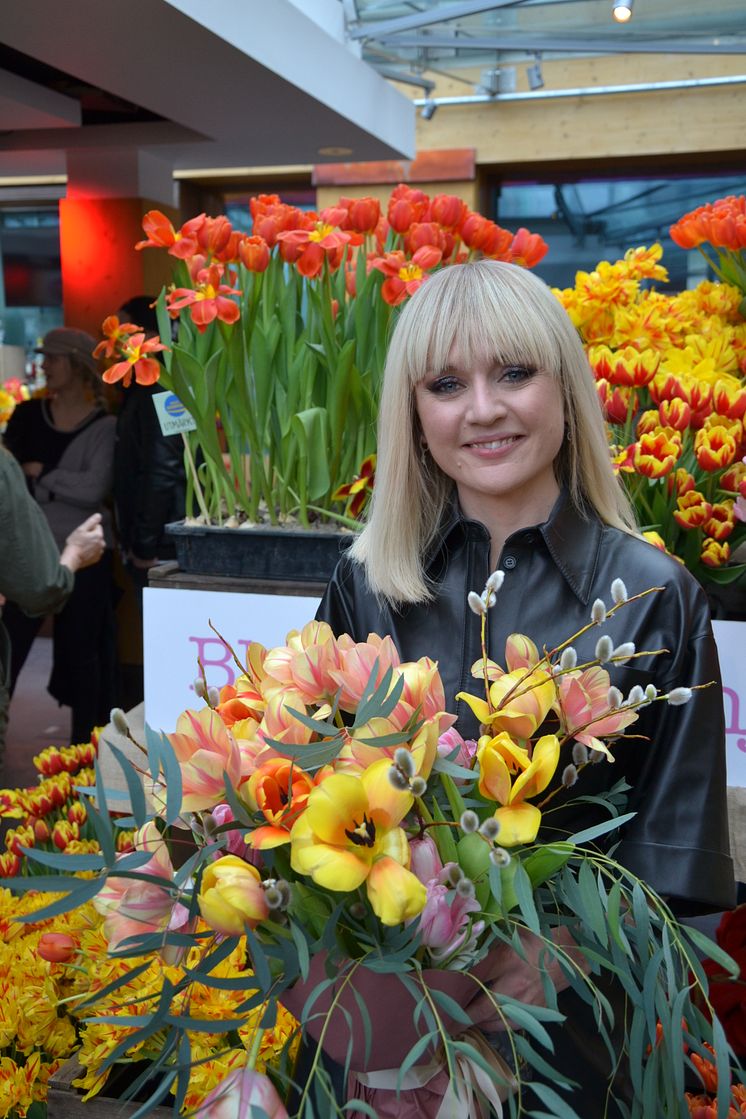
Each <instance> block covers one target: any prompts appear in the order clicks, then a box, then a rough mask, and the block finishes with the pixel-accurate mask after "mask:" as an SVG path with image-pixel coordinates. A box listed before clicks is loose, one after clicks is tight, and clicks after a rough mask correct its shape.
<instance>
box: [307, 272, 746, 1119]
mask: <svg viewBox="0 0 746 1119" xmlns="http://www.w3.org/2000/svg"><path fill="white" fill-rule="evenodd" d="M378 441H379V445H378V465H377V473H376V486H375V491H374V496H373V501H372V505H371V509H370V515H369V518H368V522H367V524H366V526H365V528H364V530H363V531H362V533H361V534H360V536H359V537H358V539H357V540H356V541H355V543H354V544H353V546H352V547H351V548H350V550H349V553H348V555H347V556H346V557H345V558H343V559H342V560H341V561H340V564H339V566H338V568H337V570H336V572H335V574H334V576H333V578H332V580H331V582H330V584H329V587H328V589H327V591H326V594H325V597H324V599H323V602H322V605H321V608H320V611H319V617H321V618H323V619H325V620H327V621H328V622H330V624H331V626H332V628H333V629H334V630H335V632H336V633H350V634H351V635H352V636H353V637H354V638H355V640H364V639H365V638H366V637H367V635H368V633H370V632H376V633H378V634H389V635H391V637H392V638H393V640H394V642H395V643H396V645H397V647H398V649H399V652H400V654H401V656H402V658H403V659H404V660H413V659H416V658H418V657H421V656H428V657H431V658H432V659H434V660H437V661H438V664H439V668H440V673H441V676H442V678H443V681H444V685H445V692H446V700H447V702H448V704H449V709H450V710H453V711H455V712H456V714H457V716H458V724H457V725H458V729H459V730H460V731H461V733H462V734H463V735H464V737H466V738H474V737H476V736H477V734H478V727H477V725H476V720H475V719H474V716H473V715H472V713H471V711H470V710H469V709H468V707H466V705H464V704H463V703H461V702H456V701H455V699H454V697H455V696H456V694H457V693H458V692H460V691H472V692H473V691H474V689H475V686H476V681H475V680H474V679H473V678H472V676H471V666H472V664H473V663H474V661H476V660H477V659H478V657H479V656H480V632H479V631H480V627H479V623H478V621H477V619H476V618H475V617H474V615H473V614H472V613H471V612H470V611H469V609H468V608H467V605H466V600H467V595H468V593H469V592H470V591H477V592H481V591H482V589H483V588H484V585H485V583H486V580H487V577H488V575H489V574H490V572H491V571H493V570H495V569H497V570H501V571H503V572H504V575H505V579H504V583H503V586H502V590H501V591H500V593H499V595H498V598H497V603H496V605H495V606H494V607H493V608H492V609H491V610H490V611H489V615H488V630H489V650H490V653H491V655H492V656H493V657H494V658H495V659H496V660H498V661H500V660H501V658H502V653H503V650H504V646H505V639H506V638H507V636H508V635H509V634H510V633H513V632H520V633H524V634H527V635H528V636H529V637H532V638H534V639H535V640H536V641H537V642H539V643H545V644H546V645H547V646H548V647H551V646H552V645H553V644H556V643H558V642H559V641H561V640H564V639H566V638H567V637H568V636H569V635H570V634H572V633H573V632H575V631H576V630H579V629H580V628H581V627H582V626H583V625H585V624H586V623H587V622H588V621H589V620H590V612H591V606H592V604H593V602H594V600H596V599H597V598H601V599H604V600H606V602H610V601H611V600H610V587H611V583H612V581H613V580H614V579H615V578H621V579H623V580H624V582H625V583H626V586H627V590H628V593H629V594H630V595H633V594H635V593H636V592H638V591H642V590H645V589H647V588H649V587H653V586H662V587H664V588H665V589H664V590H663V591H662V592H660V593H658V594H656V595H651V596H649V597H647V598H646V599H644V600H643V601H642V602H641V603H639V604H636V605H635V606H634V607H631V608H630V609H629V610H627V611H621V612H620V613H619V614H618V615H617V616H615V617H614V618H612V619H611V620H610V621H609V623H608V626H605V627H604V631H605V632H608V633H609V635H610V636H611V638H612V640H613V641H614V644H615V645H616V644H618V643H621V642H623V641H625V642H626V641H634V642H635V644H636V647H637V649H639V650H648V649H649V650H654V649H665V650H667V652H666V653H665V654H663V655H661V656H658V657H643V658H639V659H635V660H633V661H631V662H628V663H627V664H626V665H624V666H618V667H617V666H616V665H615V666H614V667H613V669H612V674H611V675H612V682H613V683H614V684H616V685H617V686H618V687H619V688H620V689H621V690H622V692H624V693H625V694H626V693H627V692H628V691H629V689H630V688H631V687H632V686H633V685H635V684H641V685H642V686H643V687H644V686H645V685H646V684H649V683H652V684H654V685H655V686H656V687H657V688H659V689H663V690H666V691H667V690H669V689H670V688H671V687H673V686H675V685H681V684H701V683H707V682H708V681H716V682H719V679H720V675H719V666H718V660H717V652H716V649H715V644H714V640H713V636H712V629H711V625H710V618H709V612H708V608H707V601H706V598H705V595H704V593H703V591H702V590H701V588H700V587H699V585H698V584H697V583H696V582H695V581H694V579H693V578H692V577H691V576H690V575H689V573H688V572H687V571H686V569H685V568H684V567H683V566H682V565H681V564H680V563H678V562H677V561H676V560H674V559H672V558H671V557H670V556H668V555H665V554H664V553H662V552H661V551H659V550H658V549H656V548H654V547H653V546H651V545H650V544H648V543H647V542H646V541H645V540H644V539H643V538H642V537H641V536H640V535H639V534H638V532H637V529H636V527H635V523H634V517H633V514H632V511H631V508H630V505H629V503H628V501H627V499H626V497H625V495H624V493H623V490H622V488H621V486H620V484H619V483H618V481H617V479H616V478H615V476H614V473H613V470H612V466H611V462H610V457H609V452H608V445H607V439H606V434H605V429H604V424H603V419H602V415H601V411H600V407H599V404H598V400H597V397H596V392H595V386H594V383H593V377H592V374H591V371H590V368H589V366H588V362H587V360H586V357H585V353H584V351H583V348H582V345H581V343H580V341H579V338H578V335H577V333H576V331H575V329H574V328H573V325H572V323H571V322H570V320H569V318H568V316H567V315H566V313H565V311H564V310H563V309H562V307H561V306H560V304H559V302H558V301H557V300H556V298H555V297H554V296H553V295H552V293H551V291H550V290H549V289H548V288H547V287H546V285H545V284H543V283H542V281H541V280H539V279H538V278H537V277H536V276H534V275H533V274H531V273H530V272H527V271H525V270H523V269H521V268H518V267H516V266H513V265H509V264H502V263H497V262H494V261H479V262H476V263H469V264H465V265H462V266H454V267H450V268H447V269H443V270H442V271H441V272H439V273H437V274H435V275H434V276H433V277H432V278H431V279H429V280H428V281H427V283H425V284H423V286H422V287H421V288H420V289H419V291H418V292H417V293H416V294H415V295H414V296H413V298H412V299H411V300H410V302H409V304H408V305H407V306H406V307H405V308H404V310H403V312H402V314H401V316H400V318H399V320H398V322H397V325H396V329H395V331H394V334H393V337H392V340H391V346H390V349H389V355H388V360H387V364H386V370H385V375H384V384H383V390H382V398H381V406H380V414H379V436H378ZM597 638H598V631H596V632H595V633H592V634H589V635H588V636H587V638H586V642H587V647H585V646H583V645H582V644H581V645H579V647H578V655H579V657H580V659H590V658H591V657H592V656H593V648H594V645H595V642H596V640H597ZM584 653H587V654H588V657H585V658H584V657H583V654H584ZM723 728H724V719H723V704H722V693H721V691H720V688H719V687H712V688H709V689H707V690H706V691H703V692H698V693H696V697H695V698H694V699H693V701H692V702H691V703H689V704H688V705H687V706H685V707H670V706H668V705H666V704H663V703H660V704H654V705H652V706H651V707H648V708H647V709H645V710H644V711H643V712H642V713H641V718H640V720H639V722H638V723H637V724H635V726H634V731H635V733H639V734H642V735H645V736H647V739H648V740H647V741H643V740H640V739H632V740H630V741H627V742H622V743H620V744H619V746H618V749H617V750H616V751H615V753H616V757H617V761H616V763H615V764H613V765H611V764H607V763H604V764H603V765H594V766H590V767H588V768H587V769H585V770H584V772H583V774H582V788H581V787H580V784H579V785H578V787H577V788H576V789H575V790H574V793H582V794H594V793H602V792H605V791H607V790H608V789H610V788H611V786H612V785H614V784H615V783H616V782H617V781H619V780H620V779H621V778H625V779H626V780H627V782H628V783H629V785H630V786H631V787H632V788H631V792H630V794H629V804H628V810H630V811H634V812H636V816H635V818H634V819H633V820H632V822H631V823H630V824H628V825H627V827H626V828H625V829H624V831H623V833H622V836H623V838H622V843H621V845H620V847H619V848H618V850H617V853H616V854H617V857H618V858H619V859H620V860H621V861H622V862H624V863H625V865H627V866H628V867H629V868H630V869H631V870H633V871H634V872H635V873H636V874H638V875H639V876H640V877H642V878H644V879H646V880H647V881H648V882H650V884H651V885H653V886H654V887H655V888H656V889H657V890H659V891H660V892H661V893H663V894H665V895H668V896H669V897H671V899H672V903H673V904H674V905H675V906H676V908H677V909H678V911H679V913H687V912H692V911H703V910H704V911H706V910H719V909H724V908H729V907H730V906H731V905H732V904H733V901H734V883H733V870H732V863H731V859H730V855H729V849H728V830H727V817H726V801H725V786H726V779H725V753H724V729H723ZM558 802H559V803H561V797H557V798H556V799H555V801H554V802H553V804H556V803H558ZM594 820H595V817H594V815H593V809H592V808H590V807H587V806H586V807H584V808H581V809H578V808H577V807H575V808H573V809H569V808H568V809H567V810H563V809H562V807H561V806H560V807H559V808H558V809H557V810H553V811H552V812H548V813H546V814H545V831H546V834H547V836H551V835H558V834H569V833H570V832H572V831H573V830H576V829H577V828H579V827H583V826H585V825H587V824H590V823H592V822H594ZM565 998H566V999H568V998H569V999H570V1000H571V999H572V998H574V996H570V995H569V993H568V995H567V996H565ZM575 1009H576V1010H577V1012H578V1015H580V1013H581V1011H580V1008H575ZM565 1012H566V1013H567V1014H568V1027H567V1028H566V1029H565V1030H564V1031H562V1037H561V1038H558V1039H557V1040H556V1042H555V1043H556V1045H557V1047H558V1048H557V1053H558V1054H560V1055H561V1054H562V1049H563V1046H565V1045H568V1046H569V1049H568V1052H567V1054H566V1062H567V1063H566V1065H565V1067H566V1069H567V1071H568V1072H569V1073H570V1075H572V1076H574V1077H575V1078H576V1079H577V1080H578V1081H579V1083H580V1084H581V1085H582V1086H583V1096H582V1100H583V1105H582V1107H581V1108H580V1112H579V1113H580V1114H582V1115H583V1119H594V1117H595V1116H596V1115H599V1116H600V1115H602V1114H605V1112H604V1110H603V1109H604V1102H603V1101H604V1098H605V1095H606V1091H607V1089H608V1080H609V1076H610V1075H611V1072H610V1069H609V1067H608V1064H609V1063H608V1057H607V1055H606V1053H605V1051H604V1050H603V1046H602V1045H600V1042H599V1038H598V1033H597V1031H595V1030H594V1028H593V1025H592V1023H586V1028H585V1029H583V1028H581V1026H580V1024H579V1019H578V1021H577V1022H576V1021H575V1018H574V1015H575V1010H568V1009H567V1007H566V1008H565ZM573 1033H574V1034H575V1035H576V1037H575V1040H574V1041H573V1040H572V1034H573ZM554 1063H555V1064H557V1061H556V1060H555V1062H554Z"/></svg>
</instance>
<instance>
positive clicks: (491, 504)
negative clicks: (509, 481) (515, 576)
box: [459, 481, 560, 570]
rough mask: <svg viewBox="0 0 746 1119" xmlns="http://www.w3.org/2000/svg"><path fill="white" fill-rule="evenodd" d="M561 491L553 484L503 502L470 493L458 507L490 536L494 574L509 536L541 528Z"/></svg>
mask: <svg viewBox="0 0 746 1119" xmlns="http://www.w3.org/2000/svg"><path fill="white" fill-rule="evenodd" d="M559 494H560V488H559V485H558V484H557V483H556V482H554V481H553V482H552V484H550V485H546V486H543V487H542V488H541V489H540V490H536V489H534V490H533V491H532V492H530V493H528V494H526V495H525V496H523V497H521V499H520V500H517V499H516V497H515V495H512V494H511V495H510V497H509V498H505V499H502V498H500V497H496V496H494V495H491V494H484V495H481V494H474V493H470V494H469V495H468V497H466V498H464V497H462V496H461V494H459V503H460V505H461V510H462V512H463V514H464V516H465V517H467V518H468V519H469V520H473V521H480V522H481V523H482V524H483V525H484V526H485V528H486V529H487V530H488V532H489V534H490V541H491V543H490V562H491V565H492V568H493V570H494V568H495V567H497V563H498V561H499V559H500V553H501V552H502V550H503V545H504V544H505V541H506V540H507V539H508V537H509V536H512V534H513V533H514V532H519V531H520V530H521V529H522V528H531V527H532V526H533V525H538V524H543V523H544V521H546V520H547V518H548V517H549V514H550V513H551V511H552V509H553V508H554V504H555V502H556V500H557V498H558V497H559Z"/></svg>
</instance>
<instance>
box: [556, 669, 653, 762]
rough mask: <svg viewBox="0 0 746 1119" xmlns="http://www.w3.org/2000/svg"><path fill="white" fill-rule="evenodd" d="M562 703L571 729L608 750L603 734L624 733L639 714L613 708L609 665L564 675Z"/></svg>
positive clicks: (592, 744) (580, 739) (594, 746)
mask: <svg viewBox="0 0 746 1119" xmlns="http://www.w3.org/2000/svg"><path fill="white" fill-rule="evenodd" d="M558 684H559V706H560V709H561V718H562V720H563V723H564V724H565V726H566V728H567V733H568V734H571V735H573V736H574V737H575V738H576V739H577V741H578V742H583V743H584V744H585V745H586V746H588V747H589V748H590V749H592V750H598V749H601V750H602V751H603V752H604V753H608V750H607V749H606V748H605V747H604V745H603V743H602V742H601V741H600V739H601V737H608V736H609V735H615V734H621V732H622V731H623V730H625V728H626V727H628V726H629V725H630V723H634V722H635V721H636V719H637V715H636V713H635V712H634V711H614V710H611V709H610V708H609V700H608V695H609V687H610V684H611V681H610V680H609V674H608V672H607V671H606V669H605V668H599V667H594V668H587V669H585V671H583V672H573V673H569V674H568V675H566V676H562V677H560V679H559V681H558Z"/></svg>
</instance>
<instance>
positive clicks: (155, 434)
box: [114, 384, 185, 560]
mask: <svg viewBox="0 0 746 1119" xmlns="http://www.w3.org/2000/svg"><path fill="white" fill-rule="evenodd" d="M161 391H162V386H160V385H157V384H156V385H132V386H131V387H130V388H129V389H127V391H126V392H125V393H124V399H123V402H122V408H121V411H120V412H119V415H118V417H117V441H116V446H115V449H114V505H115V509H116V517H117V530H118V533H119V543H120V546H121V548H122V550H123V551H124V552H125V553H129V552H132V553H133V554H134V555H136V556H137V557H138V558H139V559H148V560H149V559H155V558H156V557H157V558H158V559H166V558H169V557H171V556H172V555H173V554H174V549H173V545H172V544H171V542H170V540H169V539H168V537H167V536H166V534H165V532H164V526H165V525H166V524H168V523H169V522H170V521H176V520H180V519H181V518H182V517H183V516H184V505H185V496H184V491H185V480H184V444H183V442H182V439H181V436H180V435H163V434H162V432H161V428H160V424H159V423H158V416H157V415H156V411H155V407H154V406H153V395H154V393H156V392H161Z"/></svg>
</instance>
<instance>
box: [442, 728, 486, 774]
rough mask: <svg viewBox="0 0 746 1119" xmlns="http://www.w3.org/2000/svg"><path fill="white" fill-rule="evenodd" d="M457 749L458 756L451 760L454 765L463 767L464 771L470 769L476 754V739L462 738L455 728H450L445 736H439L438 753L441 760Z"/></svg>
mask: <svg viewBox="0 0 746 1119" xmlns="http://www.w3.org/2000/svg"><path fill="white" fill-rule="evenodd" d="M457 747H458V754H457V755H456V757H455V758H454V759H453V760H454V761H455V763H456V765H463V766H464V767H465V768H466V769H470V768H471V763H472V760H473V758H474V755H475V754H476V752H477V742H476V739H475V738H462V737H461V735H460V734H459V732H458V731H457V730H456V728H455V727H451V729H450V730H447V731H446V732H445V734H441V736H440V738H439V739H438V753H439V754H440V756H441V757H442V758H448V757H450V756H451V754H452V753H453V751H454V750H455V749H456V748H457Z"/></svg>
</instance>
